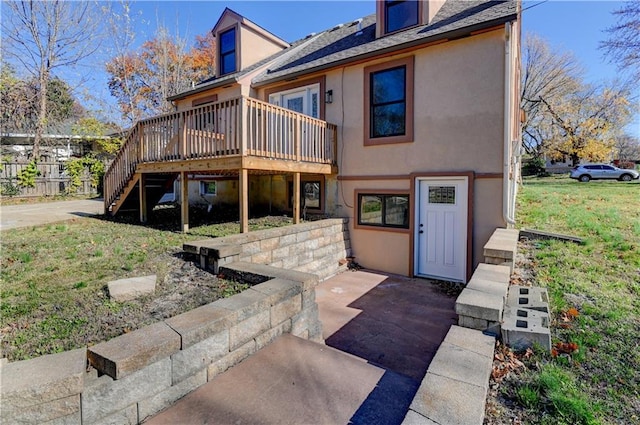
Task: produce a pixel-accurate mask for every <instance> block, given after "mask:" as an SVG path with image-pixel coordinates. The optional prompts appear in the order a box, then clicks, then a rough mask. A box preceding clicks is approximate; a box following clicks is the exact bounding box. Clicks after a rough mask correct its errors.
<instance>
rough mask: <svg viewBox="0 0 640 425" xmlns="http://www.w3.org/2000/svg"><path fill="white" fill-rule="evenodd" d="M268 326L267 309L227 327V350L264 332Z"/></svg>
mask: <svg viewBox="0 0 640 425" xmlns="http://www.w3.org/2000/svg"><path fill="white" fill-rule="evenodd" d="M270 327H271V326H270V313H269V310H264V311H262V312H260V313H258V314H256V315H255V316H251V317H249V318H248V319H246V320H243V321H242V322H240V323H238V324H237V325H235V326H232V327H231V328H230V329H229V351H233V350H235V349H236V348H238V347H240V346H241V345H243V344H244V343H246V342H248V341H249V340H252V339H253V338H255V337H256V336H258V335H260V334H261V333H263V332H266V331H267V330H268V329H269V328H270Z"/></svg>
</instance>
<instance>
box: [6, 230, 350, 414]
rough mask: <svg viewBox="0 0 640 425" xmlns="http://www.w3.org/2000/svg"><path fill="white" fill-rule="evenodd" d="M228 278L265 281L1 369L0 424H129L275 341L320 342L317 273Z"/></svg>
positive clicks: (240, 269) (251, 270) (241, 269)
mask: <svg viewBox="0 0 640 425" xmlns="http://www.w3.org/2000/svg"><path fill="white" fill-rule="evenodd" d="M340 228H342V227H340ZM320 229H322V228H320ZM293 236H294V237H295V236H296V234H293ZM323 237H324V236H323ZM253 242H255V241H253ZM228 272H229V273H236V274H252V275H262V276H267V277H269V278H270V279H269V280H267V281H265V282H263V283H259V284H256V285H254V286H252V287H251V288H250V289H248V290H245V291H243V292H241V293H240V294H237V295H234V296H232V297H230V298H225V299H222V300H218V301H215V302H213V303H211V304H207V305H204V306H202V307H199V308H196V309H194V310H191V311H189V312H186V313H183V314H181V315H178V316H175V317H172V318H170V319H167V320H165V321H163V322H158V323H155V324H153V325H150V326H147V327H144V328H142V329H138V330H136V331H133V332H131V333H128V334H125V335H122V336H119V337H117V338H114V339H112V340H110V341H107V342H104V343H100V344H97V345H94V346H92V347H89V348H83V349H78V350H73V351H69V352H65V353H60V354H52V355H47V356H42V357H39V358H35V359H31V360H25V361H19V362H12V363H4V364H2V366H1V367H0V379H1V386H0V387H1V394H0V422H1V423H3V424H5V423H6V424H36V423H37V424H40V423H47V424H115V423H126V424H135V423H139V422H141V421H143V420H144V419H145V418H147V417H149V416H151V415H153V414H155V413H157V412H159V411H160V410H162V409H164V408H166V407H168V406H169V405H171V404H172V403H174V402H175V401H176V400H178V399H179V398H181V397H183V396H184V395H186V394H187V393H189V392H191V391H193V390H194V389H196V388H197V387H199V386H201V385H203V384H205V383H206V382H207V381H209V380H211V379H213V378H214V377H215V376H216V375H218V374H220V373H222V372H224V371H225V370H227V369H228V368H230V367H231V366H233V365H235V364H237V363H239V362H241V361H242V360H243V359H245V358H247V357H248V356H250V355H251V354H253V353H255V352H256V351H257V350H259V349H261V348H262V347H264V346H266V345H267V344H269V343H270V342H271V341H273V340H274V339H275V338H277V337H278V336H279V335H281V334H283V333H291V334H293V335H296V336H299V337H302V338H307V339H310V340H314V341H317V342H322V325H321V324H320V321H319V318H318V306H317V304H316V302H315V285H316V284H317V283H318V281H319V280H318V277H317V276H316V275H313V274H308V273H302V272H296V271H287V270H283V269H278V268H274V267H268V266H264V265H254V264H248V263H243V262H237V263H234V264H233V265H230V266H228Z"/></svg>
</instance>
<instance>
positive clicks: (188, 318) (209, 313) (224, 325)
mask: <svg viewBox="0 0 640 425" xmlns="http://www.w3.org/2000/svg"><path fill="white" fill-rule="evenodd" d="M232 316H233V312H232V311H231V310H228V309H226V308H223V307H221V306H220V305H219V304H215V303H211V304H206V305H203V306H201V307H198V308H195V309H193V310H189V311H187V312H186V313H182V314H179V315H177V316H174V317H171V318H169V319H167V320H165V323H166V324H167V325H169V327H171V329H173V330H174V331H176V332H177V333H178V334H179V335H180V338H181V349H182V350H184V349H186V348H188V347H190V346H192V345H193V344H197V343H198V342H200V341H204V340H205V339H207V338H209V337H211V336H212V335H215V334H217V333H220V332H222V331H223V330H227V329H228V328H229V326H231V324H232V323H234V322H233V321H232V320H231V319H232Z"/></svg>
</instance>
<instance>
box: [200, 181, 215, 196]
mask: <svg viewBox="0 0 640 425" xmlns="http://www.w3.org/2000/svg"><path fill="white" fill-rule="evenodd" d="M216 183H217V182H215V181H204V182H202V181H201V182H200V195H212V196H215V195H216V191H217V184H216Z"/></svg>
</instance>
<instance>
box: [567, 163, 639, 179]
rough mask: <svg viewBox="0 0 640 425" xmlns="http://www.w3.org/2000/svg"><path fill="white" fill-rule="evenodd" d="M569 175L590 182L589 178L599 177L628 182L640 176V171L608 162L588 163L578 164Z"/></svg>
mask: <svg viewBox="0 0 640 425" xmlns="http://www.w3.org/2000/svg"><path fill="white" fill-rule="evenodd" d="M569 177H571V178H572V179H576V180H580V181H581V182H588V181H589V180H598V179H616V180H621V181H624V182H628V181H631V180H634V179H637V178H638V177H640V173H638V172H637V171H636V170H625V169H623V168H618V167H614V166H613V165H607V164H588V165H578V166H577V167H574V168H573V169H572V170H571V173H570V174H569Z"/></svg>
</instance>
